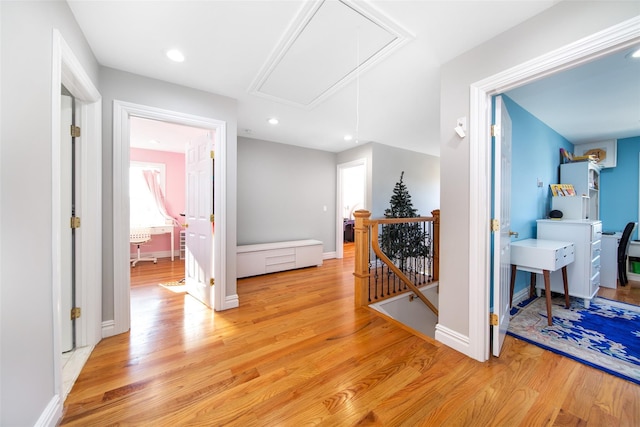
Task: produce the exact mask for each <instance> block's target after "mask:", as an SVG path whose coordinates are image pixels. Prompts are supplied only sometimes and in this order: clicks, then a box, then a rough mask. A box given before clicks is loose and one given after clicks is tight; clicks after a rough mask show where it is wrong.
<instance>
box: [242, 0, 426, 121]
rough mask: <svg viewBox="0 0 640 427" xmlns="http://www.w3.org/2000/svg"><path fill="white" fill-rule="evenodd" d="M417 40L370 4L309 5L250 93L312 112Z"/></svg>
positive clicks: (342, 0) (343, 0) (322, 0)
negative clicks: (376, 65)
mask: <svg viewBox="0 0 640 427" xmlns="http://www.w3.org/2000/svg"><path fill="white" fill-rule="evenodd" d="M414 37H415V36H414V35H413V34H412V33H410V32H409V31H408V30H407V29H405V28H404V27H402V26H401V25H399V24H398V23H397V22H395V21H394V20H393V19H391V18H390V17H389V16H388V15H386V14H384V13H383V12H381V11H380V10H378V9H376V8H374V7H373V6H372V5H371V4H370V3H367V2H357V3H356V2H354V1H352V0H340V1H325V0H319V1H313V2H309V3H308V4H306V5H305V7H303V8H302V9H301V10H300V13H299V14H298V16H297V17H296V18H295V19H294V20H293V22H292V24H291V25H290V27H289V28H288V30H287V31H286V32H285V34H284V35H283V37H282V39H281V40H280V42H279V43H278V45H277V46H276V47H275V48H274V50H273V52H272V53H271V55H270V56H269V57H268V58H267V60H266V61H265V64H264V65H263V66H262V68H261V70H260V72H259V73H258V75H257V76H256V78H255V79H254V80H253V82H252V83H251V85H250V86H249V88H248V92H249V93H250V94H252V95H255V96H259V97H262V98H267V99H270V100H272V101H276V102H280V103H284V104H287V105H291V106H295V107H298V108H303V109H307V110H310V109H313V108H314V107H316V106H317V105H318V104H319V103H321V102H322V101H324V100H325V99H327V98H328V97H330V96H331V95H332V94H334V93H335V92H337V91H338V90H340V89H342V88H343V87H344V86H345V85H346V84H348V83H349V82H351V81H352V80H353V79H355V78H356V76H358V75H360V74H362V73H363V72H365V71H367V70H368V69H370V68H371V67H373V66H374V65H375V64H377V63H378V62H379V61H381V60H382V59H384V58H385V57H387V56H388V55H389V54H391V53H392V52H394V51H396V50H397V49H399V48H400V47H401V46H402V45H404V44H405V43H407V42H409V41H410V40H412V39H413V38H414ZM356 46H357V47H356ZM301 76H304V77H303V78H301ZM296 82H297V83H296ZM296 85H297V86H296Z"/></svg>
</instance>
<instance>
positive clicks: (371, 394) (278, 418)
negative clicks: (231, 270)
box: [61, 251, 640, 426]
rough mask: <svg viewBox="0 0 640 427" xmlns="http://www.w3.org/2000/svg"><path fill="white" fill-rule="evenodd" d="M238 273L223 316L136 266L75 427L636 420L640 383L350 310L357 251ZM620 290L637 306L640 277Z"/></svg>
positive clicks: (160, 271)
mask: <svg viewBox="0 0 640 427" xmlns="http://www.w3.org/2000/svg"><path fill="white" fill-rule="evenodd" d="M346 254H347V255H348V257H347V258H345V259H343V260H326V261H325V263H324V266H323V267H321V268H315V267H313V268H307V269H303V270H298V271H292V272H286V273H281V274H271V275H266V276H260V277H254V278H248V279H242V280H239V281H238V294H239V297H240V301H241V307H240V308H238V309H233V310H228V311H224V312H213V311H211V310H209V309H207V308H205V307H204V306H202V305H201V304H199V303H197V302H196V301H195V300H193V299H192V298H191V297H189V296H188V295H185V294H182V293H174V292H171V291H170V290H167V289H165V288H163V287H161V286H158V285H157V283H158V282H160V281H163V280H179V279H181V278H182V276H183V272H182V263H180V262H177V261H176V262H174V263H171V262H170V261H168V260H160V261H159V262H158V264H157V265H156V266H154V265H153V264H151V263H141V264H139V265H138V266H137V267H136V268H135V269H134V270H133V274H132V290H131V298H132V302H131V305H132V327H131V331H130V332H129V333H127V334H122V335H119V336H115V337H110V338H107V339H104V340H103V341H102V342H100V343H99V344H98V345H97V346H96V348H95V350H94V351H93V354H92V355H91V357H90V358H89V361H88V363H87V364H86V366H85V368H84V369H83V371H82V373H81V374H80V377H79V378H78V380H77V382H76V384H75V386H74V388H73V390H72V391H71V393H70V394H69V396H68V398H67V400H66V402H65V414H64V418H63V420H62V422H61V424H62V425H78V426H89V425H91V426H107V425H109V426H111V425H136V426H182V425H199V426H214V425H215V426H217V425H229V426H302V425H325V426H354V425H376V426H441V425H446V426H463V425H467V426H489V425H497V426H543V425H545V426H546V425H557V426H565V425H573V426H578V425H580V426H586V425H589V426H618V425H620V426H638V425H640V387H639V386H637V385H634V384H632V383H630V382H627V381H624V380H621V379H618V378H616V377H613V376H611V375H608V374H605V373H603V372H601V371H599V370H596V369H593V368H590V367H587V366H585V365H582V364H579V363H577V362H574V361H573V360H571V359H568V358H565V357H561V356H558V355H556V354H554V353H551V352H549V351H545V350H542V349H540V348H538V347H536V346H533V345H529V344H527V343H525V342H522V341H519V340H516V339H514V338H512V337H507V338H506V342H505V347H504V352H503V355H502V356H501V357H500V358H492V359H491V360H490V361H488V362H486V363H479V362H476V361H474V360H472V359H469V358H467V357H465V356H463V355H461V354H460V353H458V352H456V351H454V350H452V349H450V348H447V347H446V346H444V345H441V344H438V343H437V342H435V341H431V340H425V339H422V338H419V337H416V336H414V335H412V334H411V333H409V332H407V331H406V330H404V329H401V328H399V327H398V326H397V325H394V324H391V323H389V322H387V321H386V320H384V319H382V318H381V317H378V316H377V315H376V314H375V313H374V312H372V311H370V310H368V309H357V310H356V309H354V308H353V290H352V283H353V278H352V275H351V272H352V269H353V258H352V256H351V255H350V254H351V252H350V251H347V252H346ZM604 293H605V294H606V295H605V296H607V297H609V298H612V297H619V299H622V300H625V301H629V302H633V303H636V304H638V303H640V283H632V284H631V286H628V287H626V288H623V289H621V290H618V291H614V292H610V291H609V290H605V292H604Z"/></svg>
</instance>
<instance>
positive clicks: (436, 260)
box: [431, 209, 440, 281]
mask: <svg viewBox="0 0 640 427" xmlns="http://www.w3.org/2000/svg"><path fill="white" fill-rule="evenodd" d="M431 216H432V217H433V280H434V281H436V280H439V279H440V209H436V210H434V211H431Z"/></svg>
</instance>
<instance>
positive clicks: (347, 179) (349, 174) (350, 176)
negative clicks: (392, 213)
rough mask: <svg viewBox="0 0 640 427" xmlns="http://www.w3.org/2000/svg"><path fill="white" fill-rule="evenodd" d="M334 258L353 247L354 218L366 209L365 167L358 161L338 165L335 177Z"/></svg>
mask: <svg viewBox="0 0 640 427" xmlns="http://www.w3.org/2000/svg"><path fill="white" fill-rule="evenodd" d="M337 183H338V185H337V188H338V191H337V199H338V200H337V203H336V206H337V210H338V213H337V218H336V219H337V221H336V223H337V224H336V225H337V229H336V258H343V257H344V246H345V245H350V246H353V240H354V235H355V233H354V230H353V227H354V217H353V213H354V212H355V211H357V210H359V209H366V208H367V207H366V206H367V205H366V194H367V192H366V189H367V167H366V160H365V159H359V160H354V161H352V162H348V163H342V164H339V165H338V176H337Z"/></svg>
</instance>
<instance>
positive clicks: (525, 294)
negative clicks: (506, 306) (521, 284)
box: [511, 286, 529, 306]
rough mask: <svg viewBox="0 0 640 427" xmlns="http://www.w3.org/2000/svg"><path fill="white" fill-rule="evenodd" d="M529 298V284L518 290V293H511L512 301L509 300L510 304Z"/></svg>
mask: <svg viewBox="0 0 640 427" xmlns="http://www.w3.org/2000/svg"><path fill="white" fill-rule="evenodd" d="M528 298H529V286H527V287H525V288H524V289H522V290H520V291H519V292H518V293H516V294H514V295H513V301H512V302H511V306H514V305H517V304H520V303H521V302H522V301H524V300H526V299H528Z"/></svg>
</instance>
